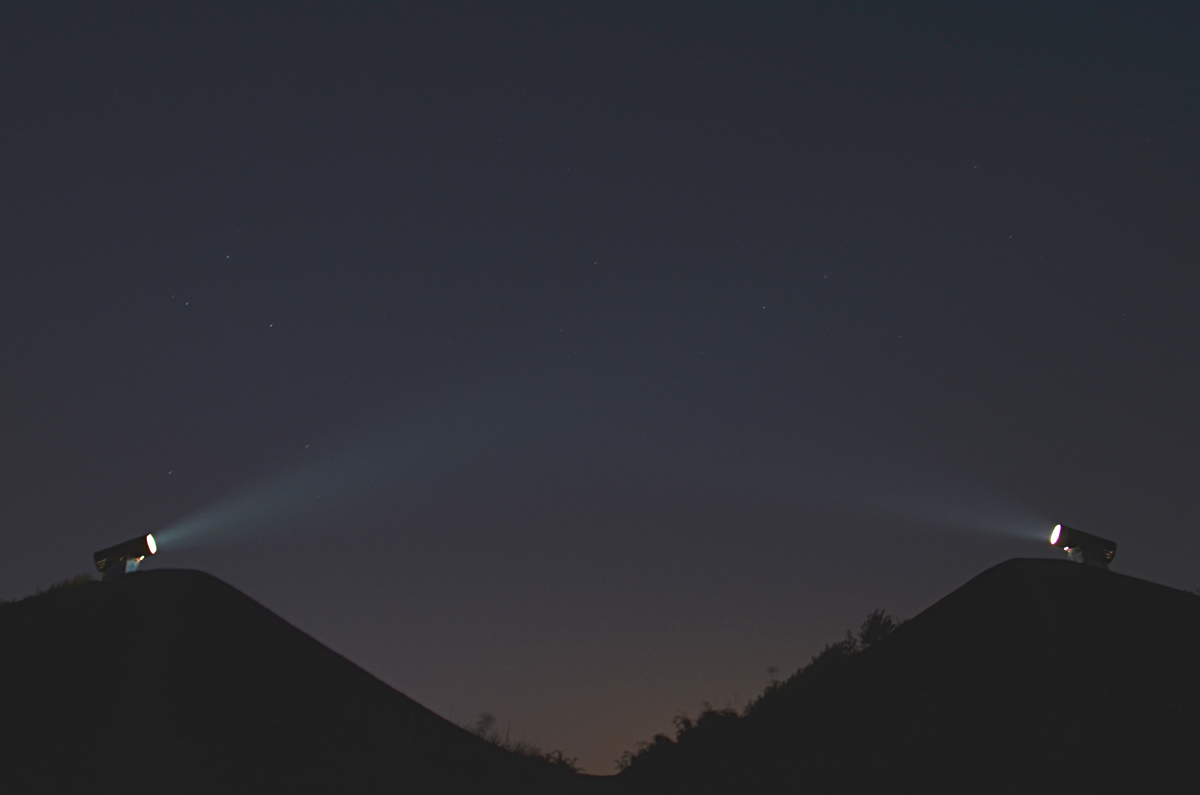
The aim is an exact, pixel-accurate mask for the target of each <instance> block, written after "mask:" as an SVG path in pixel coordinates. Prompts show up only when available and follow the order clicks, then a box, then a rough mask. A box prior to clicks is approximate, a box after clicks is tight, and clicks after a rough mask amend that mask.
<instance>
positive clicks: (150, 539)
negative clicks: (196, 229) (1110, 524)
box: [146, 530, 1058, 555]
mask: <svg viewBox="0 0 1200 795" xmlns="http://www.w3.org/2000/svg"><path fill="white" fill-rule="evenodd" d="M1055 532H1056V533H1057V532H1058V531H1057V530H1056V531H1055ZM1050 543H1051V544H1053V543H1054V542H1053V541H1051V542H1050ZM146 547H147V548H148V549H149V550H150V554H151V555H153V554H155V553H157V552H158V544H156V543H154V536H153V535H151V534H149V533H147V534H146Z"/></svg>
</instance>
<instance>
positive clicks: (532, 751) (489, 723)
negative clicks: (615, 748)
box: [465, 712, 579, 773]
mask: <svg viewBox="0 0 1200 795" xmlns="http://www.w3.org/2000/svg"><path fill="white" fill-rule="evenodd" d="M465 728H466V729H467V730H469V731H470V732H471V733H473V734H475V735H477V736H479V737H482V738H483V739H485V740H487V741H488V742H489V743H491V744H492V745H495V746H499V747H500V748H503V749H504V750H505V751H510V752H512V753H514V754H518V755H519V756H525V757H529V758H531V759H541V760H542V761H544V762H546V763H547V764H549V765H550V766H551V767H554V768H557V769H560V770H563V771H566V772H570V773H578V772H579V764H578V762H579V759H578V757H573V756H567V755H566V754H564V753H563V752H562V751H560V750H559V749H557V748H556V749H554V750H553V751H543V750H542V749H541V748H540V747H539V746H537V745H534V744H533V743H528V742H525V741H524V740H512V739H509V736H508V730H507V729H506V730H505V731H504V733H503V734H501V733H500V731H499V730H498V729H497V728H496V716H495V715H493V714H491V713H490V712H481V713H479V717H478V718H476V719H475V722H474V723H472V724H470V725H469V726H467V727H465Z"/></svg>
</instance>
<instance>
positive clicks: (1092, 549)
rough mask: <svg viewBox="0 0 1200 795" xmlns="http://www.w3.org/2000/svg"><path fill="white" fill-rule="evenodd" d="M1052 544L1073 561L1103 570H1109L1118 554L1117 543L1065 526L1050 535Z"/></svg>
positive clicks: (1061, 525) (1060, 526)
mask: <svg viewBox="0 0 1200 795" xmlns="http://www.w3.org/2000/svg"><path fill="white" fill-rule="evenodd" d="M1050 543H1051V544H1052V545H1053V546H1056V547H1060V548H1061V549H1062V550H1063V551H1064V552H1066V553H1067V557H1069V558H1070V559H1071V560H1073V561H1076V562H1077V563H1086V564H1087V565H1089V566H1099V567H1100V568H1102V569H1107V568H1108V564H1110V563H1112V559H1113V557H1114V556H1115V555H1116V554H1117V542H1115V541H1109V540H1108V539H1106V538H1101V537H1100V536H1094V535H1092V534H1091V533H1085V532H1083V531H1082V530H1076V529H1075V528H1073V527H1067V526H1066V525H1065V524H1059V525H1055V526H1054V530H1053V531H1052V532H1051V533H1050Z"/></svg>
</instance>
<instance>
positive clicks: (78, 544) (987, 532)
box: [0, 3, 1200, 772]
mask: <svg viewBox="0 0 1200 795" xmlns="http://www.w3.org/2000/svg"><path fill="white" fill-rule="evenodd" d="M213 5H214V4H211V3H202V4H171V5H170V7H169V8H162V7H158V6H155V5H153V4H148V5H144V6H143V5H137V4H59V5H53V6H45V5H40V4H31V3H13V4H6V6H5V9H4V11H3V12H0V31H2V32H0V75H3V76H2V77H0V107H2V108H3V111H2V112H0V144H2V147H0V257H2V259H0V368H2V369H0V400H2V401H3V402H2V408H3V412H4V415H3V416H4V422H3V423H0V450H2V454H0V462H2V465H3V472H2V477H0V534H2V538H3V541H4V545H5V549H6V551H7V554H6V555H5V556H4V557H3V559H2V560H0V597H11V596H19V595H22V594H24V593H28V592H30V591H32V590H33V589H34V588H35V587H39V586H44V585H46V584H48V583H49V582H51V581H54V580H57V579H62V578H64V577H67V576H71V575H73V574H76V573H79V572H82V571H85V570H88V569H89V568H90V565H91V559H90V555H91V552H92V551H93V550H95V549H98V548H100V547H103V546H107V545H109V544H111V543H114V542H116V541H120V540H123V539H125V538H127V537H129V536H132V535H134V534H137V533H141V532H147V531H154V532H158V533H159V534H160V536H161V537H162V538H163V542H164V543H163V545H162V546H163V549H162V553H163V554H162V555H161V556H160V558H157V559H155V560H154V561H153V562H152V563H151V564H148V565H155V566H172V567H195V568H202V569H205V570H207V571H210V572H212V573H214V574H216V575H218V576H220V577H222V578H223V579H225V580H226V581H228V582H230V583H231V584H233V585H234V586H236V587H238V588H240V589H242V590H244V591H246V592H247V593H249V594H250V595H251V596H254V597H255V598H257V599H259V600H260V601H262V602H263V603H264V604H265V605H267V606H268V607H269V608H271V609H272V610H274V611H276V612H277V613H279V614H280V615H282V616H284V617H285V618H287V619H288V620H290V621H292V622H293V623H295V624H297V625H298V626H300V627H301V628H302V629H305V630H306V631H308V632H310V633H312V634H313V635H315V636H316V637H317V638H318V639H319V640H321V641H323V642H325V643H326V644H328V645H330V646H331V647H333V648H334V649H335V650H337V651H339V652H341V653H343V654H345V655H347V656H348V657H350V658H351V659H353V660H354V661H356V662H358V663H359V664H361V665H363V666H364V667H366V668H367V669H368V670H370V671H372V672H373V673H375V674H376V675H378V676H380V677H382V678H383V679H385V680H386V681H388V682H389V683H390V684H392V685H394V686H395V687H397V688H398V689H400V690H401V691H403V692H405V693H407V694H409V695H411V696H413V697H414V698H416V699H418V700H419V701H421V702H422V703H424V704H426V705H427V706H429V707H430V708H432V709H434V710H435V711H437V712H439V713H440V714H442V715H445V716H447V717H450V718H452V719H455V720H459V721H466V720H470V719H473V718H474V717H475V716H476V715H478V714H479V713H480V712H483V711H488V712H491V713H494V714H496V715H497V716H498V717H499V719H500V720H501V722H502V723H506V722H509V721H511V726H512V732H513V734H514V735H517V736H521V737H523V738H525V739H528V740H531V741H533V742H536V743H539V744H542V745H544V746H547V747H561V748H563V750H565V751H566V752H567V753H568V755H573V756H579V757H580V758H581V761H582V762H583V763H584V764H585V765H586V766H587V767H588V769H589V770H591V771H593V772H610V771H611V769H612V760H614V759H615V758H616V757H617V756H618V755H619V754H620V752H621V751H622V750H624V749H626V748H632V747H633V745H634V743H635V742H636V741H638V740H640V739H648V738H649V736H650V735H651V734H653V732H655V731H661V730H664V729H666V728H667V727H668V726H669V725H670V724H669V721H670V718H671V717H672V716H673V715H674V714H676V713H677V712H679V711H690V712H693V713H694V712H695V711H696V710H697V709H698V706H699V703H700V702H701V701H704V700H707V701H710V702H713V703H716V704H725V703H727V702H729V703H732V702H734V701H735V699H736V700H737V701H739V702H744V701H745V700H746V699H747V698H748V697H751V696H753V695H754V694H755V693H757V692H758V691H759V690H760V689H761V688H762V687H763V685H765V684H766V681H767V674H766V669H767V667H768V666H777V667H779V668H780V669H781V670H782V671H784V672H787V671H790V670H792V669H794V668H795V667H797V666H799V665H800V664H802V663H804V662H805V661H806V660H807V659H808V656H809V655H811V654H812V653H814V652H815V651H817V650H819V648H820V647H821V645H822V644H823V643H824V642H826V641H828V640H832V639H835V638H836V637H837V636H839V635H840V634H841V633H842V632H843V631H844V630H845V629H846V628H847V627H849V626H851V625H857V623H858V622H859V621H860V620H861V618H862V616H863V615H864V614H865V613H866V612H867V611H869V610H871V609H873V608H875V607H885V608H887V609H889V610H891V611H893V612H897V613H899V614H901V615H912V614H914V613H916V612H918V611H919V610H921V609H923V608H924V607H926V606H928V605H929V604H930V603H931V602H932V601H933V600H935V599H937V598H938V597H940V596H942V595H944V594H945V593H947V592H948V591H949V590H951V589H952V588H954V587H956V586H957V585H959V584H961V583H962V582H964V581H965V580H966V579H968V578H969V577H971V576H973V575H974V574H976V573H978V572H979V571H980V570H982V569H983V568H985V567H986V566H988V565H991V564H993V563H996V562H999V561H1001V560H1004V559H1006V558H1009V557H1013V556H1039V555H1051V554H1055V553H1056V551H1055V550H1052V549H1051V548H1050V547H1049V546H1048V545H1047V544H1046V543H1045V540H1044V539H1045V535H1046V534H1047V533H1048V532H1049V529H1050V527H1051V526H1052V525H1053V524H1054V523H1055V522H1058V521H1064V522H1067V523H1070V524H1072V525H1075V526H1078V527H1080V528H1083V529H1085V530H1088V531H1091V532H1094V533H1097V534H1099V535H1103V536H1106V537H1109V538H1113V539H1115V540H1116V541H1117V542H1118V543H1119V545H1120V547H1119V552H1118V555H1117V559H1116V563H1115V567H1116V568H1117V569H1118V570H1120V571H1123V572H1126V573H1129V574H1133V575H1135V576H1140V577H1145V578H1148V579H1152V580H1155V581H1158V582H1163V583H1166V584H1168V585H1173V586H1176V587H1183V588H1189V589H1190V588H1195V587H1200V569H1198V567H1197V561H1198V560H1200V534H1197V532H1196V531H1195V520H1194V517H1195V516H1196V515H1197V513H1198V508H1200V506H1198V505H1197V501H1198V500H1197V495H1198V493H1200V492H1198V490H1197V488H1196V483H1197V478H1198V476H1200V463H1198V456H1197V450H1198V449H1200V448H1198V444H1197V442H1198V441H1200V439H1198V436H1200V420H1198V419H1197V412H1196V407H1197V405H1198V398H1200V394H1198V387H1200V378H1198V373H1197V366H1196V362H1197V356H1198V354H1200V334H1198V331H1200V329H1198V319H1197V306H1198V298H1200V295H1198V293H1200V289H1198V288H1200V270H1198V267H1197V266H1198V263H1200V259H1198V254H1200V224H1198V223H1197V219H1198V218H1200V188H1198V186H1200V180H1198V178H1200V157H1198V155H1197V153H1198V152H1200V140H1198V134H1197V133H1198V130H1200V105H1198V103H1200V91H1198V89H1200V84H1198V83H1200V80H1198V78H1200V55H1198V52H1200V51H1198V50H1197V49H1196V48H1195V46H1194V42H1195V41H1196V36H1197V34H1198V33H1200V27H1198V26H1197V21H1198V20H1197V16H1196V12H1195V11H1194V10H1190V9H1187V8H1186V6H1185V4H1179V5H1177V6H1170V5H1165V4H1164V5H1162V6H1159V7H1156V8H1150V7H1146V6H1145V4H1134V3H1128V4H1107V5H1104V4H1094V3H1088V4H1077V5H1067V4H1061V5H1055V6H1053V7H1048V4H1028V5H1017V4H1004V7H1003V8H999V9H998V8H990V7H985V6H983V5H978V6H976V5H972V4H963V3H946V4H930V5H923V6H921V7H920V8H915V7H909V6H906V7H904V8H896V7H893V6H891V5H890V4H889V5H888V6H886V7H885V6H883V5H876V4H872V3H836V4H829V5H828V6H825V7H820V8H807V9H805V10H796V9H790V10H789V9H786V8H783V7H782V4H768V5H763V6H758V7H755V6H752V5H751V4H745V3H737V4H723V5H697V4H682V5H656V6H654V7H652V8H647V7H645V5H646V4H642V3H634V4H614V3H596V4H578V3H572V4H546V5H537V4H528V3H525V4H519V5H517V6H514V7H508V8H504V7H496V6H493V5H491V4H462V5H449V4H427V5H418V4H407V5H406V6H405V8H404V9H403V10H397V9H394V8H381V7H379V6H378V5H377V4H372V5H355V4H345V3H337V4H326V5H304V6H299V5H297V4H291V3H287V4H255V5H254V6H253V7H252V8H249V7H242V6H243V5H245V4H234V5H233V6H232V7H229V8H224V9H218V10H214V9H213V8H212V6H213ZM167 528H172V529H167Z"/></svg>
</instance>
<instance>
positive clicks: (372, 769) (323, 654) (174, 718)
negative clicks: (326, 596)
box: [0, 570, 562, 793]
mask: <svg viewBox="0 0 1200 795" xmlns="http://www.w3.org/2000/svg"><path fill="white" fill-rule="evenodd" d="M0 645H2V647H3V654H2V655H0V682H2V683H3V684H2V685H0V687H2V688H3V690H2V691H0V692H2V698H3V714H4V723H5V727H6V728H5V735H6V736H5V737H4V746H3V748H4V751H3V753H4V756H5V757H6V760H8V761H7V763H6V764H5V765H4V771H5V772H4V774H3V777H4V778H5V779H7V786H5V787H3V788H0V789H4V790H5V791H11V792H64V791H69V790H72V789H79V790H83V789H85V788H86V789H95V788H97V787H98V788H99V789H100V790H101V791H117V790H120V791H124V792H139V791H146V792H150V791H155V792H162V791H173V792H356V793H358V792H468V791H481V790H484V789H486V790H489V791H493V792H525V791H529V790H532V789H539V788H543V787H545V786H547V785H554V784H556V783H557V782H558V781H559V780H560V779H561V778H562V775H561V774H559V773H558V771H555V770H554V769H552V766H551V765H549V764H547V763H546V762H545V761H543V760H539V759H530V758H526V757H522V756H520V755H517V754H512V753H509V752H507V751H505V750H503V749H500V748H497V747H496V746H495V745H494V744H492V743H489V742H487V741H486V740H484V739H481V738H479V737H477V736H475V735H474V734H472V733H471V732H468V731H466V730H464V729H462V728H460V727H458V726H455V725H454V724H452V723H450V722H448V721H446V720H443V719H442V718H440V717H438V716H437V715H435V714H434V713H432V712H430V711H429V710H427V709H425V708H424V707H422V706H421V705H419V704H417V703H416V702H415V701H412V700H411V699H409V698H408V697H406V696H404V695H402V694H400V693H398V692H396V691H395V690H393V689H392V688H390V687H388V686H387V685H385V684H384V683H383V682H380V681H379V680H377V679H375V678H374V677H372V676H371V675H370V674H368V673H366V672H365V671H363V670H362V669H360V668H358V667H357V666H355V665H354V664H353V663H351V662H349V661H348V660H346V659H345V658H343V657H341V656H340V655H338V654H336V653H334V652H332V651H330V650H329V649H327V648H326V647H324V646H322V645H321V644H320V643H318V642H317V641H315V640H313V639H312V638H310V637H309V636H307V635H305V634H304V633H303V632H301V631H299V630H297V629H296V628H294V627H292V626H291V625H290V624H288V623H287V622H285V621H284V620H283V619H281V618H279V617H278V616H275V615H274V614H273V613H271V612H270V611H268V610H267V609H266V608H264V607H262V606H261V605H259V604H258V603H256V602H254V601H253V600H251V599H250V598H249V597H247V596H245V595H243V594H242V593H240V592H238V591H237V590H235V589H233V588H231V587H230V586H228V585H226V584H224V583H222V582H220V581H219V580H217V579H216V578H214V577H211V576H209V575H206V574H202V573H200V572H194V571H170V570H158V571H148V572H139V573H138V574H137V575H135V576H130V577H123V578H121V579H119V580H116V581H113V582H103V583H95V584H91V585H83V586H80V587H75V588H65V589H58V590H52V591H49V592H47V593H44V594H41V595H39V596H37V597H36V598H32V599H27V600H24V601H22V602H18V603H15V604H8V605H3V606H0ZM9 786H12V787H13V789H8V787H9ZM556 788H557V787H556Z"/></svg>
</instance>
